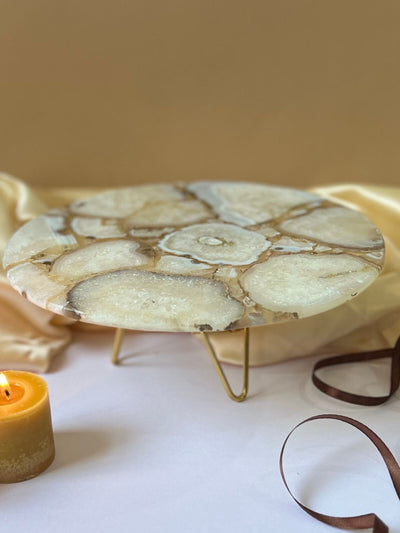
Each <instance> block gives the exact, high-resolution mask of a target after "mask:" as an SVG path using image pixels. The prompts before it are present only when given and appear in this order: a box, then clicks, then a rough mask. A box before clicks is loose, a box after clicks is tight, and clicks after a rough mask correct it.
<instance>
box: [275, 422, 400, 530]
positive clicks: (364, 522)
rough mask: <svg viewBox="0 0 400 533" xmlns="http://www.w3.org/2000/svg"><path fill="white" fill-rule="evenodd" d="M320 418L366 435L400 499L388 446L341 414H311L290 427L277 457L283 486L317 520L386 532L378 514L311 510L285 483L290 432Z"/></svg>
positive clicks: (397, 471) (398, 469)
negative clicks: (286, 452)
mask: <svg viewBox="0 0 400 533" xmlns="http://www.w3.org/2000/svg"><path fill="white" fill-rule="evenodd" d="M321 419H332V420H339V421H340V422H345V423H346V424H350V425H351V426H353V427H355V428H356V429H358V430H359V431H361V432H362V433H364V435H366V436H367V437H368V438H369V439H370V440H371V441H372V443H373V444H374V445H375V446H376V448H377V449H378V452H379V453H380V455H381V457H382V459H383V460H384V462H385V464H386V467H387V469H388V471H389V474H390V477H391V479H392V482H393V486H394V488H395V490H396V493H397V496H398V497H399V499H400V466H399V464H398V463H397V461H396V459H395V458H394V456H393V454H392V452H391V451H390V450H389V448H388V447H387V446H386V444H385V443H384V442H383V441H382V440H381V439H380V438H379V437H378V435H376V433H374V432H373V431H372V430H371V429H370V428H369V427H368V426H366V425H364V424H362V423H361V422H358V420H354V419H352V418H348V417H347V416H342V415H331V414H325V415H318V416H312V417H311V418H307V420H303V422H300V424H297V426H296V427H295V428H293V429H292V431H291V432H290V433H289V435H288V436H287V437H286V440H285V442H284V443H283V446H282V450H281V455H280V459H279V466H280V470H281V476H282V479H283V482H284V484H285V487H286V488H287V490H288V491H289V494H290V495H291V496H292V498H293V499H294V501H295V502H296V503H297V504H298V505H299V506H300V507H301V508H302V509H303V511H305V512H306V513H308V514H309V515H311V516H312V517H314V518H316V519H317V520H320V521H321V522H324V523H325V524H328V525H330V526H334V527H338V528H341V529H367V528H372V529H373V533H388V532H389V529H388V527H387V526H386V524H384V522H382V520H380V518H379V517H378V516H376V514H374V513H368V514H365V515H359V516H346V517H339V516H330V515H326V514H322V513H318V512H316V511H313V510H312V509H309V508H308V507H306V506H305V505H303V504H302V503H300V502H299V500H297V499H296V498H295V497H294V496H293V494H292V492H291V491H290V489H289V486H288V484H287V481H286V478H285V474H284V470H283V453H284V450H285V447H286V444H287V441H288V440H289V438H290V436H291V435H292V433H293V432H294V431H295V430H296V429H297V428H298V427H299V426H301V425H303V424H306V423H307V422H311V421H312V420H321Z"/></svg>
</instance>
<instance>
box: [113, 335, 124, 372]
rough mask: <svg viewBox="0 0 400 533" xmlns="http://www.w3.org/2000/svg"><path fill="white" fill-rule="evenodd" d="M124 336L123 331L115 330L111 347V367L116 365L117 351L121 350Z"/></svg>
mask: <svg viewBox="0 0 400 533" xmlns="http://www.w3.org/2000/svg"><path fill="white" fill-rule="evenodd" d="M124 336H125V330H124V329H122V328H117V329H116V330H115V337H114V345H113V351H112V356H111V362H112V364H113V365H117V364H118V354H119V350H120V348H121V342H122V340H123V338H124Z"/></svg>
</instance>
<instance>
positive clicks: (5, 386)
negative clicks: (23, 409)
mask: <svg viewBox="0 0 400 533" xmlns="http://www.w3.org/2000/svg"><path fill="white" fill-rule="evenodd" d="M0 387H1V391H2V392H3V394H4V395H5V396H6V398H7V400H9V399H10V390H9V389H10V384H9V383H8V380H7V378H6V376H5V374H3V372H1V373H0Z"/></svg>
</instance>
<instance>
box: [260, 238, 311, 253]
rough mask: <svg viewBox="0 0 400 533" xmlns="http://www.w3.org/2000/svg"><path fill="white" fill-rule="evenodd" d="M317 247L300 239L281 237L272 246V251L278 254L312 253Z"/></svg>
mask: <svg viewBox="0 0 400 533" xmlns="http://www.w3.org/2000/svg"><path fill="white" fill-rule="evenodd" d="M314 246H315V243H313V242H309V241H304V240H300V239H292V238H291V237H281V238H280V239H278V240H277V241H275V243H274V244H273V245H272V246H271V250H276V251H277V252H290V253H296V252H302V251H303V252H306V251H307V252H310V251H311V250H312V249H313V248H314Z"/></svg>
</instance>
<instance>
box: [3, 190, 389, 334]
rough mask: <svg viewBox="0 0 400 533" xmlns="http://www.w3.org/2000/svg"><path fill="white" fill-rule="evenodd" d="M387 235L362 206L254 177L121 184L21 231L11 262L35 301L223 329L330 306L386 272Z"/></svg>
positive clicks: (145, 323)
mask: <svg viewBox="0 0 400 533" xmlns="http://www.w3.org/2000/svg"><path fill="white" fill-rule="evenodd" d="M383 259H384V243H383V239H382V236H381V234H380V233H379V231H378V230H377V228H376V227H375V226H374V225H373V224H372V223H371V222H370V221H369V220H368V219H367V218H366V217H364V216H363V215H361V214H360V213H357V212H355V211H352V210H351V209H348V208H346V207H342V206H339V205H336V204H334V203H332V202H330V201H328V200H325V199H323V198H321V197H319V196H316V195H314V194H310V193H307V192H304V191H298V190H295V189H288V188H283V187H272V186H267V185H260V184H251V183H239V182H235V183H230V182H195V183H190V184H184V183H180V184H176V185H168V184H162V185H143V186H136V187H129V188H123V189H116V190H111V191H108V192H105V193H102V194H98V195H96V196H93V197H91V198H85V199H82V200H79V201H75V202H73V203H71V204H70V205H69V206H67V207H65V209H60V210H53V211H50V212H49V213H48V214H46V215H43V216H40V217H37V218H36V219H34V220H32V221H30V222H28V223H27V224H25V226H23V227H22V228H20V229H19V230H18V231H17V232H16V233H15V235H14V236H13V237H12V238H11V240H10V242H9V244H8V246H7V248H6V250H5V253H4V260H3V262H4V267H5V268H6V270H7V275H8V279H9V280H10V283H11V284H12V285H13V286H14V287H15V288H16V289H17V290H18V291H19V292H20V293H21V294H23V295H24V296H26V297H27V298H28V299H29V300H31V301H32V302H34V303H35V304H37V305H39V306H41V307H44V308H47V309H49V310H51V311H54V312H55V313H59V314H62V315H65V316H68V317H72V318H76V319H80V320H82V321H84V322H89V323H96V324H103V325H107V326H114V327H123V328H129V329H143V330H160V331H222V330H229V329H238V328H242V327H247V326H257V325H263V324H270V323H275V322H280V321H285V320H293V319H298V318H302V317H307V316H311V315H314V314H317V313H321V312H323V311H326V310H328V309H331V308H333V307H336V306H338V305H340V304H341V303H343V302H345V301H346V300H349V299H350V298H354V297H355V296H357V294H359V293H360V292H361V291H362V290H364V289H365V288H366V287H367V286H368V285H369V284H370V283H372V281H373V280H374V279H375V278H376V276H377V275H378V274H379V272H380V269H381V267H382V264H383Z"/></svg>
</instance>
